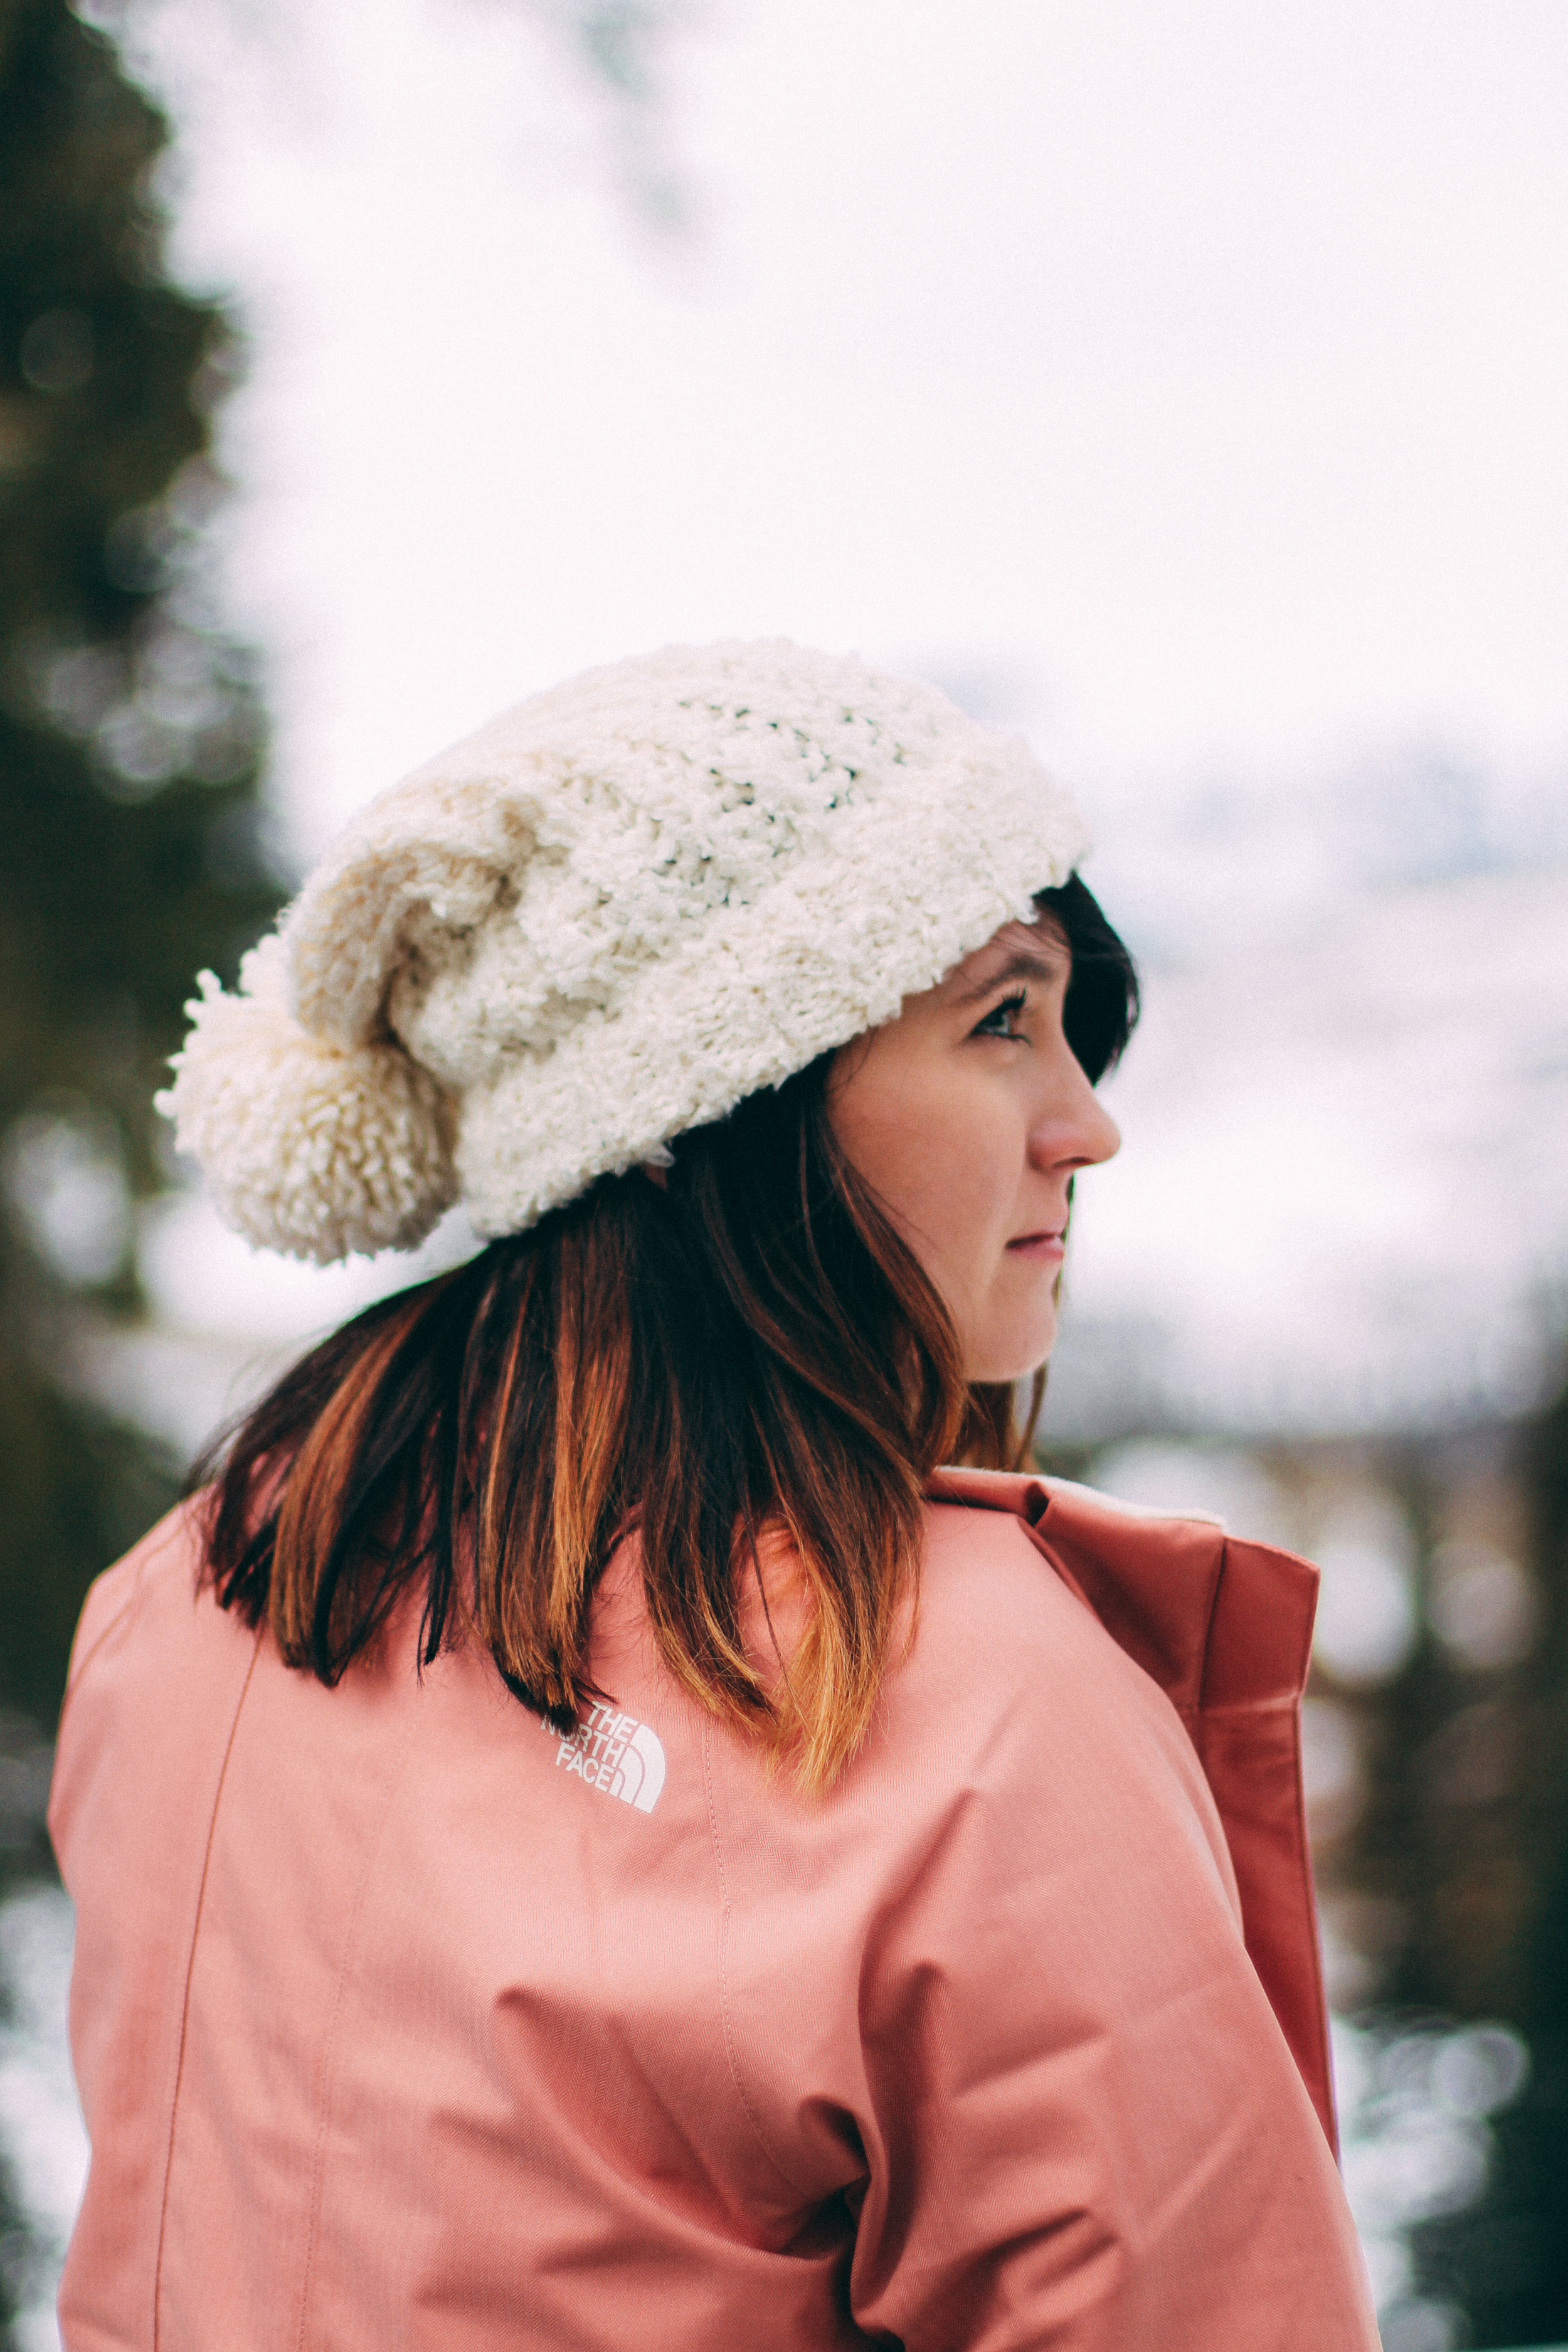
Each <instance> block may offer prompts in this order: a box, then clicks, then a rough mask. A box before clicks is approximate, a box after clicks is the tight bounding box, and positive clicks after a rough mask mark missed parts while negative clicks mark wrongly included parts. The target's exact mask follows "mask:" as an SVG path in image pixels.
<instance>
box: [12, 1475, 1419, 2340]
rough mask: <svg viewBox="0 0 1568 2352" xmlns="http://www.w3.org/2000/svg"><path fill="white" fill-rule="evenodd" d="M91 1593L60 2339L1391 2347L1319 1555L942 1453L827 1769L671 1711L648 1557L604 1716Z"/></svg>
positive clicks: (75, 1824) (453, 1661) (695, 1715)
mask: <svg viewBox="0 0 1568 2352" xmlns="http://www.w3.org/2000/svg"><path fill="white" fill-rule="evenodd" d="M197 1566H198V1554H197V1546H196V1540H195V1534H194V1530H193V1525H192V1520H191V1517H190V1515H189V1513H188V1512H186V1513H184V1514H176V1515H175V1516H174V1517H173V1518H172V1519H170V1520H167V1521H165V1522H164V1524H163V1526H162V1527H161V1528H158V1529H156V1530H154V1532H153V1534H152V1535H151V1536H149V1537H148V1538H147V1539H146V1540H145V1542H143V1543H142V1545H141V1546H140V1547H139V1548H138V1549H137V1550H136V1551H134V1552H132V1554H131V1556H130V1557H129V1558H128V1559H126V1560H124V1561H122V1562H121V1565H120V1566H119V1567H118V1568H115V1569H113V1570H110V1572H109V1574H108V1575H106V1576H105V1577H103V1578H101V1579H100V1581H99V1582H98V1584H97V1585H95V1586H94V1588H93V1591H92V1592H91V1594H90V1595H89V1600H88V1602H87V1606H86V1609H85V1611H84V1612H83V1617H82V1623H81V1628H80V1631H79V1635H78V1641H77V1649H76V1655H75V1659H74V1662H73V1668H72V1680H71V1687H70V1696H69V1697H68V1702H67V1706H66V1711H65V1717H64V1721H63V1724H62V1727H61V1733H60V1743H59V1761H58V1770H57V1776H56V1783H55V1792H54V1800H53V1806H52V1811H51V1822H52V1827H53V1832H54V1837H55V1842H56V1846H57V1849H58V1853H59V1857H60V1865H61V1868H62V1870H63V1872H64V1874H65V1879H66V1884H67V1885H68V1887H69V1889H70V1891H71V1893H72V1895H74V1896H75V1898H76V1903H77V1906H78V1930H77V1956H76V1969H75V1976H74V1979H73V1984H72V1990H71V2032H72V2042H73V2047H74V2051H75V2056H76V2066H77V2075H78V2080H79V2085H80V2089H81V2096H82V2104H83V2107H84V2110H85V2113H86V2116H87V2123H88V2128H89V2134H90V2137H91V2141H92V2167H91V2172H90V2175H89V2181H88V2188H87V2194H86V2200H85V2202H84V2205H83V2208H82V2211H81V2216H80V2219H79V2223H78V2226H77V2231H76V2234H75V2237H74V2238H73V2240H72V2242H71V2247H70V2252H69V2256H68V2261H67V2264H66V2270H65V2278H64V2284H63V2285H62V2288H61V2295H60V2314H61V2329H62V2335H63V2338H64V2343H65V2346H66V2347H67V2352H111V2347H112V2352H121V2347H138V2352H141V2347H154V2346H157V2347H163V2352H214V2347H223V2352H284V2347H288V2348H289V2352H306V2347H321V2352H327V2347H331V2352H394V2347H419V2352H426V2347H428V2352H500V2347H509V2352H510V2347H524V2346H526V2347H547V2348H548V2352H555V2347H560V2352H610V2347H614V2352H785V2347H790V2348H791V2352H795V2347H799V2352H807V2348H808V2347H809V2352H829V2347H849V2346H856V2345H862V2346H863V2345H866V2344H868V2343H870V2344H878V2345H883V2346H892V2345H903V2346H907V2347H910V2352H960V2347H965V2348H966V2352H1003V2347H1008V2352H1012V2348H1013V2347H1026V2346H1027V2347H1036V2346H1041V2347H1044V2346H1050V2347H1062V2352H1266V2348H1267V2352H1274V2347H1299V2352H1375V2347H1376V2343H1377V2336H1376V2331H1375V2328H1374V2326H1373V2316H1372V2313H1371V2309H1370V2305H1369V2303H1368V2299H1367V2293H1366V2287H1365V2284H1364V2279H1363V2269H1362V2264H1361V2260H1360V2256H1359V2253H1358V2251H1357V2247H1356V2242H1355V2237H1354V2233H1353V2231H1352V2223H1351V2220H1350V2216H1349V2213H1348V2211H1347V2209H1346V2206H1345V2201H1344V2198H1343V2195H1342V2190H1341V2187H1340V2182H1339V2178H1338V2174H1337V2172H1336V2169H1335V2166H1334V2159H1333V2155H1332V2150H1331V2140H1332V2133H1333V2117H1332V2108H1331V2090H1330V2082H1329V2070H1328V2056H1327V2049H1326V2042H1325V2032H1324V2018H1323V2007H1322V1998H1321V1988H1320V1982H1319V1972H1318V1958H1317V1945H1316V1938H1315V1932H1314V1919H1313V1905H1312V1892H1311V1883H1310V1872H1309V1864H1308V1858H1307V1853H1306V1847H1305V1843H1304V1837H1303V1828H1302V1811H1301V1794H1300V1768H1299V1738H1298V1716H1299V1697H1300V1687H1301V1683H1302V1678H1303V1675H1304V1672H1305V1667H1306V1660H1307V1651H1308V1642H1309V1637H1310V1621H1311V1613H1312V1606H1313V1594H1314V1589H1315V1579H1314V1576H1313V1572H1312V1571H1311V1570H1310V1569H1309V1568H1307V1567H1306V1566H1305V1565H1304V1564H1303V1563H1301V1562H1300V1561H1298V1560H1295V1559H1290V1558H1289V1557H1288V1556H1287V1555H1285V1554H1282V1553H1279V1552H1274V1551H1268V1550H1265V1549H1261V1548H1259V1547H1257V1546H1253V1545H1249V1544H1242V1543H1236V1542H1233V1541H1230V1540H1228V1539H1227V1538H1226V1537H1225V1536H1224V1535H1223V1533H1222V1532H1221V1530H1220V1529H1219V1528H1216V1527H1214V1526H1210V1525H1207V1524H1204V1523H1197V1522H1191V1521H1179V1520H1169V1519H1165V1520H1156V1519H1150V1518H1146V1517H1139V1516H1135V1515H1133V1514H1131V1513H1129V1512H1125V1511H1122V1510H1120V1509H1118V1508H1116V1507H1113V1506H1111V1505H1110V1504H1108V1503H1106V1502H1104V1501H1103V1500H1102V1499H1101V1498H1100V1497H1098V1496H1091V1495H1089V1494H1088V1493H1086V1492H1085V1491H1084V1490H1082V1489H1078V1488H1072V1487H1066V1486H1056V1485H1053V1484H1051V1483H1049V1482H1042V1481H1035V1480H1028V1479H1025V1478H1003V1477H988V1476H985V1475H982V1474H977V1473H967V1472H964V1473H951V1474H943V1475H942V1477H941V1478H940V1479H939V1480H937V1481H936V1482H934V1484H933V1486H932V1489H931V1501H930V1507H929V1514H928V1535H927V1542H926V1549H925V1559H924V1566H923V1571H922V1583H921V1601H920V1612H919V1620H918V1632H917V1636H916V1639H915V1641H914V1643H913V1645H912V1647H911V1648H910V1652H909V1654H907V1655H906V1656H905V1657H904V1658H903V1659H902V1661H901V1662H900V1663H898V1664H895V1665H894V1666H893V1667H892V1669H891V1670H890V1672H889V1676H888V1679H887V1682H886V1685H885V1688H884V1691H883V1694H882V1696H881V1699H880V1701H879V1708H878V1713H877V1717H876V1719H875V1723H874V1727H873V1729H872V1732H871V1735H870V1738H868V1741H867V1744H866V1746H865V1747H864V1748H863V1749H862V1751H861V1753H860V1754H859V1755H858V1758H857V1759H856V1760H855V1761H854V1762H853V1763H852V1764H851V1766H850V1767H849V1768H848V1769H847V1771H846V1772H845V1774H844V1775H843V1777H842V1779H841V1780H839V1781H838V1782H837V1785H836V1786H835V1787H834V1789H833V1790H832V1791H831V1792H830V1793H829V1794H828V1795H827V1796H826V1798H825V1799H824V1798H818V1799H815V1800H814V1799H809V1798H806V1797H804V1796H803V1795H802V1794H801V1793H800V1792H799V1790H797V1789H796V1787H795V1784H794V1782H793V1781H792V1780H791V1778H790V1776H789V1774H788V1772H787V1771H779V1770H774V1771H773V1772H772V1773H770V1772H769V1770H768V1769H767V1768H766V1764H765V1761H764V1759H763V1756H762V1755H761V1754H760V1753H759V1752H758V1750H757V1749H756V1748H754V1747H753V1746H752V1745H750V1744H748V1743H747V1742H746V1740H745V1739H743V1738H741V1737H740V1736H738V1735H736V1734H734V1733H732V1732H731V1731H730V1730H728V1729H727V1728H725V1727H723V1726H722V1725H721V1724H720V1723H718V1722H716V1721H715V1720H714V1719H712V1718H711V1717H709V1716H708V1715H706V1714H705V1713H703V1712H702V1710H701V1709H700V1707H698V1706H696V1705H695V1704H694V1703H693V1702H692V1701H690V1700H689V1698H687V1697H686V1696H684V1695H683V1694H682V1693H681V1692H680V1690H679V1688H678V1687H677V1685H675V1683H674V1682H673V1681H672V1679H671V1678H670V1676H669V1675H668V1673H667V1672H666V1671H665V1669H664V1668H663V1666H662V1665H661V1664H660V1662H659V1660H658V1655H657V1653H656V1651H655V1649H654V1646H653V1643H652V1640H651V1636H650V1634H649V1632H648V1628H647V1619H646V1615H645V1613H644V1609H643V1604H642V1598H641V1586H640V1580H639V1578H638V1575H637V1554H636V1543H635V1538H634V1539H632V1540H630V1541H628V1543H626V1545H624V1546H623V1548H622V1550H621V1552H620V1553H619V1554H618V1555H617V1557H616V1560H615V1562H614V1563H612V1567H611V1570H610V1571H609V1573H608V1576H607V1578H606V1581H605V1590H604V1592H603V1594H602V1597H601V1600H600V1602H599V1606H598V1612H597V1616H596V1619H595V1648H594V1658H593V1664H594V1671H595V1677H596V1679H597V1681H598V1683H599V1685H600V1686H601V1687H602V1688H603V1689H605V1691H606V1692H608V1693H609V1694H611V1700H610V1703H609V1704H607V1705H605V1706H602V1707H600V1708H598V1709H597V1710H595V1714H594V1716H593V1718H592V1720H591V1721H590V1722H588V1723H586V1724H585V1725H584V1727H582V1728H581V1730H580V1731H579V1733H578V1735H577V1736H576V1738H574V1739H562V1738H558V1737H557V1736H556V1735H555V1734H554V1733H552V1732H551V1731H550V1730H549V1729H548V1728H547V1727H544V1726H542V1724H541V1722H540V1720H539V1718H538V1717H536V1716H533V1715H531V1714H530V1713H528V1712H527V1711H526V1709H524V1708H523V1707H522V1706H519V1705H518V1703H517V1702H516V1701H515V1700H514V1699H512V1698H511V1697H510V1696H509V1695H508V1693H507V1692H506V1690H505V1688H504V1687H503V1685H501V1683H500V1679H499V1677H498V1675H497V1674H496V1672H495V1669H494V1666H493V1665H492V1664H491V1662H490V1660H489V1656H488V1655H487V1654H484V1653H482V1652H476V1651H474V1650H471V1649H470V1650H467V1651H463V1652H459V1653H458V1654H450V1655H446V1656H443V1657H442V1658H441V1659H440V1660H439V1661H438V1662H437V1664H435V1665H434V1666H431V1667H427V1668H426V1670H425V1672H424V1675H423V1677H422V1678H420V1677H419V1676H417V1675H416V1671H415V1664H414V1644H415V1630H416V1617H417V1611H416V1609H408V1610H405V1612H404V1615H403V1616H402V1618H401V1619H400V1620H399V1621H398V1622H397V1623H396V1625H395V1629H394V1634H393V1637H392V1638H391V1639H390V1640H389V1641H388V1643H386V1644H385V1646H384V1650H383V1652H382V1653H381V1654H379V1655H378V1658H377V1660H376V1661H375V1663H374V1664H362V1665H360V1666H357V1667H355V1668H354V1669H353V1671H351V1673H350V1674H349V1675H348V1676H347V1677H346V1679H345V1680H344V1682H343V1683H342V1685H341V1686H340V1687H339V1688H338V1689H337V1690H335V1691H329V1690H327V1689H324V1688H323V1687H322V1686H321V1685H320V1684H319V1683H317V1682H315V1681H313V1680H311V1679H310V1678H309V1677H307V1676H306V1675H300V1674H296V1673H292V1672H290V1671H289V1669H288V1668H286V1667H285V1666H284V1665H283V1664H281V1662H280V1661H279V1656H278V1654H277V1652H276V1650H275V1649H274V1648H273V1646H272V1643H271V1642H270V1640H269V1638H268V1637H267V1636H266V1635H265V1634H263V1635H261V1636H259V1637H258V1636H257V1635H255V1634H252V1633H249V1632H247V1629H246V1627H245V1626H244V1625H243V1624H242V1623H241V1622H239V1620H238V1619H237V1618H236V1617H234V1616H232V1615H228V1614H226V1613H225V1612H222V1611H221V1610H219V1609H218V1608H217V1607H216V1604H215V1603H214V1601H213V1600H212V1598H211V1596H210V1594H206V1593H204V1594H202V1595H201V1596H200V1597H199V1598H198V1597H197V1595H196V1590H195V1587H196V1574H197Z"/></svg>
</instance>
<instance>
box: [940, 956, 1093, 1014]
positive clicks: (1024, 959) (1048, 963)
mask: <svg viewBox="0 0 1568 2352" xmlns="http://www.w3.org/2000/svg"><path fill="white" fill-rule="evenodd" d="M1066 961H1068V958H1067V956H1066V955H1065V953H1063V954H1058V955H1052V954H1051V953H1050V952H1049V951H1048V950H1041V949H1038V948H1017V949H1016V950H1014V952H1013V953H1012V954H1011V955H1010V956H1009V957H1008V958H1007V960H1006V961H1005V963H1001V964H998V965H997V966H996V968H995V970H994V971H988V972H986V973H985V975H984V978H983V979H981V980H975V981H972V982H970V984H969V986H968V987H967V988H964V989H961V990H960V991H959V992H958V994H957V995H956V996H955V997H954V998H953V1000H952V1001H953V1003H955V1004H973V1003H975V1001H976V1000H977V999H978V998H980V997H982V996H989V995H990V994H991V993H992V992H993V991H994V990H995V989H998V988H1005V986H1006V984H1007V982H1009V981H1010V980H1038V981H1042V982H1044V983H1045V984H1046V986H1047V987H1049V986H1051V985H1052V983H1053V982H1056V981H1058V980H1059V979H1060V978H1061V973H1062V966H1063V964H1064V963H1065V962H1066Z"/></svg>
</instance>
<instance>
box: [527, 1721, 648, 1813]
mask: <svg viewBox="0 0 1568 2352" xmlns="http://www.w3.org/2000/svg"><path fill="white" fill-rule="evenodd" d="M542 1729H543V1730H545V1731H547V1732H549V1733H550V1737H551V1738H552V1739H553V1740H554V1741H556V1743H557V1747H556V1755H555V1769H556V1770H557V1771H558V1772H560V1771H566V1772H577V1773H580V1774H581V1775H582V1777H583V1779H584V1780H586V1782H587V1783H588V1786H589V1787H590V1788H591V1789H603V1790H604V1791H605V1795H606V1796H608V1797H618V1798H619V1799H620V1801H621V1802H622V1804H623V1805H635V1806H636V1807H637V1811H638V1812H639V1813H651V1812H652V1811H653V1809H654V1807H655V1806H656V1805H657V1804H658V1792H659V1790H661V1789H662V1788H663V1786H664V1749H663V1748H662V1747H661V1746H660V1745H659V1738H658V1732H657V1731H652V1730H650V1729H649V1727H648V1726H647V1724H646V1723H639V1722H638V1721H637V1717H635V1716H631V1715H620V1714H617V1713H616V1709H615V1708H614V1707H613V1706H605V1704H604V1702H603V1701H602V1700H596V1701H595V1704H594V1705H593V1706H591V1707H590V1708H589V1710H588V1717H587V1721H586V1722H585V1723H580V1724H579V1725H578V1726H577V1728H576V1730H575V1731H574V1733H573V1734H572V1736H571V1738H569V1739H563V1738H562V1737H561V1734H560V1733H559V1732H558V1731H556V1730H554V1729H552V1727H551V1726H550V1725H549V1724H548V1723H546V1724H544V1725H543V1726H542Z"/></svg>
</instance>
